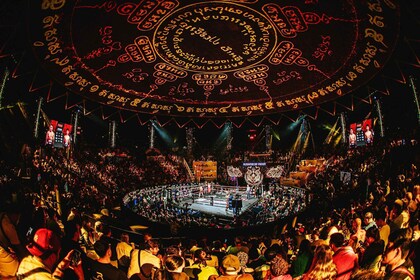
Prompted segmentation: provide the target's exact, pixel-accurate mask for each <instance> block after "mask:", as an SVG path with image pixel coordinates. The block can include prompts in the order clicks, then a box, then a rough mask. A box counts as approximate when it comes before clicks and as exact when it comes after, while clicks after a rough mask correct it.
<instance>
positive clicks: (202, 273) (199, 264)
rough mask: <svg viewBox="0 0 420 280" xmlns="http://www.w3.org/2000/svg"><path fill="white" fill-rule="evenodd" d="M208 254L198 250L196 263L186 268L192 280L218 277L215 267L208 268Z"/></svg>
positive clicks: (195, 257)
mask: <svg viewBox="0 0 420 280" xmlns="http://www.w3.org/2000/svg"><path fill="white" fill-rule="evenodd" d="M206 256H207V253H206V252H205V251H204V250H202V249H197V250H195V252H194V263H193V264H192V265H190V266H189V267H186V268H185V272H186V273H187V275H188V276H189V277H190V278H194V279H198V280H207V279H209V277H210V276H212V275H214V276H218V275H219V274H218V273H217V270H216V268H215V267H212V266H208V265H207V263H206ZM238 262H239V261H238Z"/></svg>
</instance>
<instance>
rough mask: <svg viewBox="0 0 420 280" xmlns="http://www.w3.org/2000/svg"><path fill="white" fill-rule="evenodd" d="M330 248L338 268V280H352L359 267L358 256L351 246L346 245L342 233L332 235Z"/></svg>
mask: <svg viewBox="0 0 420 280" xmlns="http://www.w3.org/2000/svg"><path fill="white" fill-rule="evenodd" d="M330 246H331V249H332V250H333V252H334V255H333V262H334V263H335V265H336V267H337V279H338V280H348V279H350V276H351V274H352V273H353V272H355V271H356V270H357V269H358V267H359V265H358V257H357V254H356V253H355V252H354V251H353V248H352V247H351V246H345V245H344V235H343V234H342V233H340V232H337V233H334V234H333V235H331V238H330Z"/></svg>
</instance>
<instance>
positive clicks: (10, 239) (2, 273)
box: [0, 205, 28, 278]
mask: <svg viewBox="0 0 420 280" xmlns="http://www.w3.org/2000/svg"><path fill="white" fill-rule="evenodd" d="M8 206H9V207H7V209H6V211H5V212H2V213H0V278H2V277H13V276H15V275H16V271H17V269H18V266H19V260H21V259H23V258H24V257H25V256H26V255H27V254H28V252H27V251H26V250H25V248H24V246H23V245H22V244H21V242H20V240H19V236H18V234H17V232H16V225H17V222H18V221H19V218H20V211H19V209H18V208H17V207H14V206H12V205H8Z"/></svg>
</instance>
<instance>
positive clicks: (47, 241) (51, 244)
mask: <svg viewBox="0 0 420 280" xmlns="http://www.w3.org/2000/svg"><path fill="white" fill-rule="evenodd" d="M26 248H27V249H28V251H29V252H30V253H31V254H32V255H34V256H37V257H40V256H42V255H44V254H45V253H47V252H58V251H59V250H60V248H61V244H60V238H59V237H58V236H57V235H56V234H55V233H54V232H53V231H51V230H49V229H46V228H40V229H38V230H37V231H36V232H35V235H34V238H33V241H32V242H31V244H29V245H28V246H26Z"/></svg>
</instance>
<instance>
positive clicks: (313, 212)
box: [0, 141, 420, 280]
mask: <svg viewBox="0 0 420 280" xmlns="http://www.w3.org/2000/svg"><path fill="white" fill-rule="evenodd" d="M417 152H418V146H417V142H415V141H414V142H408V143H401V142H399V141H392V142H390V143H382V144H378V145H377V146H373V147H372V146H371V147H360V148H356V149H352V150H349V151H345V152H339V151H337V152H335V153H334V154H332V153H331V152H330V154H328V155H325V158H329V159H330V160H328V161H327V162H328V164H329V165H328V166H327V167H326V168H325V170H324V171H323V172H320V173H317V174H316V175H315V176H314V178H313V179H312V180H310V181H309V182H308V183H307V185H306V186H305V187H306V188H307V190H308V191H309V192H310V193H311V199H310V201H309V203H308V205H307V209H308V211H304V212H302V213H301V214H299V215H297V216H296V219H295V220H294V222H293V223H292V224H286V225H285V226H284V227H283V228H282V229H278V230H276V231H273V232H270V233H267V234H264V235H258V236H255V235H253V234H252V231H249V232H247V233H246V232H245V231H244V232H243V234H242V235H241V236H237V237H235V238H233V239H231V238H230V237H229V236H226V237H227V238H222V239H219V238H209V237H203V236H197V238H196V239H191V238H188V239H184V238H181V237H180V238H171V239H169V240H164V239H160V241H159V238H157V239H156V238H151V237H152V236H151V235H150V234H144V235H143V237H144V240H143V241H142V242H137V243H133V242H130V238H129V235H127V234H126V233H124V234H122V235H121V236H118V238H115V237H117V236H113V235H115V234H116V231H115V230H114V228H113V227H111V225H110V222H111V221H112V220H111V219H107V217H108V216H110V215H111V216H112V214H110V213H109V212H108V211H107V210H108V209H112V208H113V207H114V206H116V205H119V204H120V202H121V201H122V199H123V197H124V195H126V194H127V193H129V192H131V191H133V190H135V189H138V188H149V189H148V190H149V192H148V193H147V196H144V197H142V199H141V201H144V200H145V199H146V201H147V200H148V198H151V199H152V200H153V201H160V199H157V198H154V196H159V195H160V194H159V192H155V191H156V189H155V187H154V186H156V185H171V184H175V183H179V182H184V181H182V180H184V179H185V178H187V176H185V175H184V174H186V173H184V172H180V169H181V168H178V175H179V176H181V177H183V176H184V177H183V178H184V179H182V178H172V180H175V179H179V180H180V181H178V182H174V181H171V179H169V178H167V177H165V175H164V174H165V172H169V173H171V172H170V170H172V167H169V165H173V166H175V165H174V164H173V163H172V164H171V162H175V160H174V159H173V158H169V157H168V158H167V159H164V161H167V162H168V163H165V164H162V162H159V161H156V159H154V158H150V159H147V160H146V162H145V163H144V164H139V163H138V162H136V161H135V158H133V157H130V156H115V155H114V156H105V157H103V156H100V154H101V155H103V154H106V153H103V152H102V153H100V154H99V153H97V152H93V151H91V150H84V151H78V153H79V154H76V153H74V154H73V156H71V157H69V158H68V157H67V156H66V154H65V153H62V152H61V151H53V153H51V154H43V153H42V151H39V150H37V151H35V156H34V159H33V165H34V169H33V172H32V173H33V175H34V176H33V177H34V179H35V180H34V182H33V184H34V185H35V187H33V188H32V190H31V191H29V190H28V189H25V190H24V193H23V194H17V193H16V192H17V188H16V190H15V189H13V188H12V189H11V193H12V194H13V195H11V196H10V197H8V200H7V203H2V209H1V210H2V212H1V216H0V218H1V219H0V225H1V229H2V230H1V231H0V274H1V275H0V277H2V278H6V279H9V278H10V279H13V278H14V277H16V275H17V276H18V278H19V279H52V278H63V279H85V278H88V279H127V278H128V277H129V278H130V279H142V280H145V279H153V280H154V279H165V280H166V279H171V280H172V279H176V280H177V279H189V278H191V279H198V280H207V279H212V280H214V279H216V278H217V279H219V278H220V279H221V280H227V279H239V278H241V279H244V280H251V279H261V280H262V279H264V280H268V279H276V280H277V279H278V280H280V279H415V273H416V272H417V273H418V271H419V268H418V264H419V263H420V262H419V260H418V257H417V256H418V255H419V246H418V237H419V225H418V212H419V210H418V203H419V202H420V186H419V181H418V179H419V177H418V175H419V172H418V169H417V166H418V162H417V158H416V154H418V153H417ZM118 154H120V153H118ZM159 160H163V159H162V158H160V159H159ZM167 164H169V165H167ZM149 168H150V169H149ZM175 169H176V168H175ZM4 170H9V171H13V170H15V169H14V168H13V167H10V168H8V167H6V168H5V169H4ZM151 170H154V173H153V171H151ZM342 172H348V173H350V174H351V178H350V179H349V180H344V177H343V176H342ZM2 173H3V172H2ZM174 174H176V173H171V176H172V175H174ZM15 175H16V174H15ZM168 177H170V176H168ZM2 178H6V180H2V182H3V183H2V189H6V188H7V187H8V186H9V187H10V186H11V185H13V186H14V187H16V182H15V178H13V175H10V174H7V173H6V174H2ZM150 180H151V181H150ZM185 180H186V179H185ZM185 183H190V182H185ZM151 186H153V187H151ZM9 190H10V189H9ZM296 192H297V191H296ZM3 198H4V199H6V198H5V197H3ZM343 198H344V199H343ZM348 198H350V199H348ZM301 199H302V198H301V197H300V196H299V194H298V193H295V191H294V190H290V189H289V190H288V189H286V188H282V187H281V186H278V185H275V184H273V185H268V186H267V189H266V193H265V196H264V195H263V196H262V199H261V200H260V203H261V204H260V205H261V207H262V209H263V210H262V211H261V212H260V213H264V214H261V215H264V216H265V215H268V214H270V215H271V216H270V219H274V220H276V219H278V218H281V217H283V216H284V215H286V213H287V212H289V215H290V214H293V213H292V212H293V211H294V210H293V209H294V207H302V208H304V207H305V204H304V201H303V200H301ZM22 202H23V205H22V204H19V203H22ZM306 202H308V201H306ZM306 202H305V203H306ZM145 205H146V206H147V205H152V203H148V204H145ZM159 205H160V206H158V207H160V209H165V205H164V200H163V201H161V202H159ZM144 208H147V207H144ZM101 209H102V210H103V211H102V212H101V213H102V214H103V217H102V219H100V220H97V221H95V220H92V219H91V218H88V217H87V216H83V215H81V212H86V213H88V214H92V213H97V212H98V211H100V210H101ZM167 209H168V208H167ZM298 210H300V209H298ZM171 211H172V212H171ZM171 211H167V212H157V211H153V212H155V215H154V216H153V217H151V218H152V219H153V218H154V219H156V220H159V219H161V218H162V217H164V219H169V220H168V222H171V221H172V220H171V215H172V217H176V214H177V211H183V209H175V208H171ZM143 214H144V215H147V212H144V213H143ZM149 214H150V212H149ZM184 216H185V215H184ZM255 218H256V219H257V220H258V219H260V218H263V217H262V216H259V217H255ZM198 221H199V222H202V223H203V225H206V224H207V223H208V221H206V222H205V221H204V218H202V220H198ZM113 237H114V238H113ZM156 237H159V236H156ZM245 278H246V279H245Z"/></svg>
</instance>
